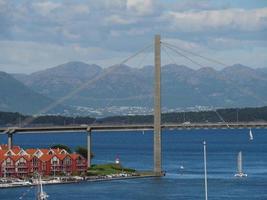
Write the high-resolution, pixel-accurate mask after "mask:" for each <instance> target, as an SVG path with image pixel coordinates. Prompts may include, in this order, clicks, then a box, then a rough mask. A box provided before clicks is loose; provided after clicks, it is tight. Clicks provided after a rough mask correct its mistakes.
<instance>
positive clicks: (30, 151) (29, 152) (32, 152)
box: [25, 149, 37, 155]
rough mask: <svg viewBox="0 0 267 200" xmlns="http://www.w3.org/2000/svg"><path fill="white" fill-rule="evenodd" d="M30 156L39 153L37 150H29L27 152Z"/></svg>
mask: <svg viewBox="0 0 267 200" xmlns="http://www.w3.org/2000/svg"><path fill="white" fill-rule="evenodd" d="M25 151H26V152H27V153H28V154H30V155H33V154H34V153H35V152H36V151H37V149H27V150H25Z"/></svg>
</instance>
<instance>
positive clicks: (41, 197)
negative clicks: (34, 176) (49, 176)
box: [36, 175, 49, 200]
mask: <svg viewBox="0 0 267 200" xmlns="http://www.w3.org/2000/svg"><path fill="white" fill-rule="evenodd" d="M48 197H49V196H48V195H47V194H46V193H45V192H44V191H43V185H42V179H41V175H39V176H38V185H37V199H36V200H47V199H48Z"/></svg>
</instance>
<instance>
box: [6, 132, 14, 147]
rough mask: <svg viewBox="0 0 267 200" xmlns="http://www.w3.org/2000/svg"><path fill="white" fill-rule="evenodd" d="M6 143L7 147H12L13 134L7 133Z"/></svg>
mask: <svg viewBox="0 0 267 200" xmlns="http://www.w3.org/2000/svg"><path fill="white" fill-rule="evenodd" d="M7 144H8V149H12V146H13V134H12V133H8V135H7Z"/></svg>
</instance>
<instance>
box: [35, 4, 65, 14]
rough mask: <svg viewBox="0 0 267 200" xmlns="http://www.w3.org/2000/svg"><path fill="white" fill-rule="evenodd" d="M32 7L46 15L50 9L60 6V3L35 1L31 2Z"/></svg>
mask: <svg viewBox="0 0 267 200" xmlns="http://www.w3.org/2000/svg"><path fill="white" fill-rule="evenodd" d="M32 6H33V8H34V9H35V11H36V12H37V13H40V14H41V15H44V16H45V15H48V14H49V13H50V12H51V11H53V10H55V9H57V8H59V7H61V6H62V4H60V3H55V2H52V1H43V2H36V3H33V4H32Z"/></svg>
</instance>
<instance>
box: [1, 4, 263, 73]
mask: <svg viewBox="0 0 267 200" xmlns="http://www.w3.org/2000/svg"><path fill="white" fill-rule="evenodd" d="M156 33H160V34H161V35H162V38H163V40H164V41H166V42H168V43H172V44H175V45H176V46H179V47H181V48H184V49H186V50H190V51H193V52H196V53H201V54H202V55H204V56H208V57H212V58H215V59H217V60H220V61H223V62H224V63H226V64H228V65H232V64H235V63H241V64H244V65H247V66H250V67H253V68H259V67H267V56H266V55H267V1H266V0H217V1H215V0H112V1H111V0H65V1H60V0H23V1H22V0H0V71H7V72H12V73H14V72H17V73H31V72H34V71H38V70H42V69H45V68H48V67H52V66H56V65H58V64H62V63H65V62H68V61H73V60H79V61H84V62H87V63H89V64H93V63H95V64H99V65H101V66H103V67H107V66H111V65H114V64H117V63H119V62H120V61H121V60H122V59H124V58H125V57H127V56H128V55H130V54H132V53H134V52H135V51H137V50H139V49H141V48H142V47H144V46H146V45H147V44H151V43H152V41H153V36H154V34H156ZM169 55H171V56H172V57H173V58H174V59H173V60H174V61H175V62H176V63H177V64H185V65H188V66H189V67H192V68H199V66H196V65H194V64H192V63H189V62H188V61H186V60H184V58H182V57H179V56H177V55H174V54H172V53H171V52H169ZM143 58H146V59H143ZM142 59H143V62H141V61H142ZM173 60H170V59H169V58H168V57H167V55H164V52H163V64H167V63H170V62H173ZM152 61H153V56H152V51H151V52H146V53H144V54H143V55H141V56H140V57H139V58H136V59H135V60H134V61H132V62H129V63H127V64H129V65H131V66H133V67H140V65H145V64H152ZM203 65H207V66H211V67H214V68H216V69H221V68H222V66H219V65H212V64H210V63H203Z"/></svg>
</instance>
